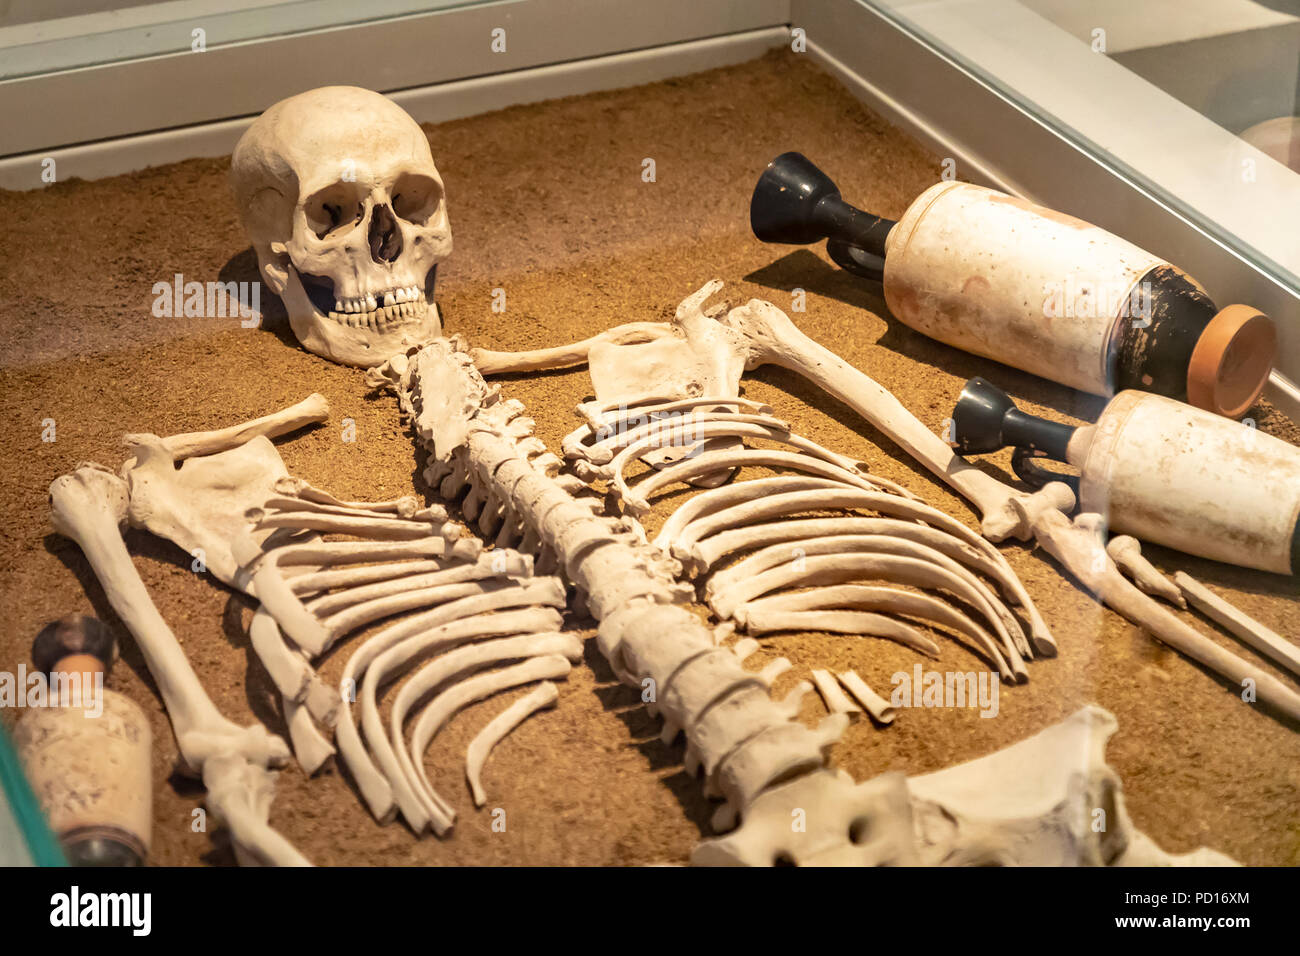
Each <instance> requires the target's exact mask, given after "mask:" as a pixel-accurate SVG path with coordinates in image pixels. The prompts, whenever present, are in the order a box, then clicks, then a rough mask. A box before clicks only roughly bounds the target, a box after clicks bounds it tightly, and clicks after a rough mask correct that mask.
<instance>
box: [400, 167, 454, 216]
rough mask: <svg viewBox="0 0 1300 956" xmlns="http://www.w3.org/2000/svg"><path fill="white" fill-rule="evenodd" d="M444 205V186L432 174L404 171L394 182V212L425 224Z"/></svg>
mask: <svg viewBox="0 0 1300 956" xmlns="http://www.w3.org/2000/svg"><path fill="white" fill-rule="evenodd" d="M441 205H442V186H441V185H439V183H438V181H437V180H436V179H434V178H433V177H432V176H424V175H421V174H419V173H402V175H401V176H399V177H398V178H397V182H395V183H393V212H395V213H397V215H398V216H399V217H400V218H402V219H405V220H406V221H407V222H413V223H417V224H419V225H424V224H425V223H426V222H428V220H429V218H430V217H431V216H433V214H434V213H436V212H437V211H438V207H439V206H441Z"/></svg>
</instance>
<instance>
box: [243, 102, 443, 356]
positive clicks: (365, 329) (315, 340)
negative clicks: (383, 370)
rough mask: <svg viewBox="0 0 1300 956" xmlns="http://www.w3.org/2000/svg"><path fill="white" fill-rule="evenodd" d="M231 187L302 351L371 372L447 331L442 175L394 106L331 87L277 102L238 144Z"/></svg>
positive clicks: (411, 124)
mask: <svg viewBox="0 0 1300 956" xmlns="http://www.w3.org/2000/svg"><path fill="white" fill-rule="evenodd" d="M230 181H231V185H232V187H233V188H234V192H235V201H236V203H237V204H238V207H239V212H240V217H241V219H242V221H243V224H244V229H245V231H246V232H247V233H248V237H249V239H250V240H251V241H252V244H253V248H254V250H255V251H256V252H257V261H258V266H259V268H260V269H261V272H262V278H263V279H264V280H265V282H266V284H267V286H268V287H269V288H270V289H271V290H272V291H273V292H275V293H276V294H277V295H278V296H280V298H281V299H282V300H283V301H284V306H285V310H286V311H287V312H288V314H289V324H290V326H291V327H292V328H293V334H294V335H295V336H297V338H298V341H299V342H301V343H302V345H303V346H304V347H305V348H307V349H309V350H310V351H312V352H315V353H316V354H317V355H321V356H324V357H325V358H327V359H330V360H331V361H334V362H341V363H344V364H347V365H360V366H366V367H369V366H374V365H379V364H380V363H382V362H383V361H384V360H385V359H387V358H388V357H389V356H391V355H393V354H395V353H397V352H401V351H404V350H405V349H407V348H408V347H410V346H413V345H423V344H424V343H426V342H428V341H429V340H430V339H433V338H436V337H437V336H438V335H440V334H441V324H440V322H439V318H438V309H437V306H436V305H434V302H433V290H434V280H435V278H436V276H437V271H438V263H440V262H442V260H443V259H445V258H447V256H448V255H449V254H450V253H451V226H450V224H449V222H448V220H447V204H446V201H445V197H444V191H443V185H442V177H440V176H439V175H438V170H437V168H436V167H435V166H434V164H433V155H432V154H431V153H430V151H429V141H428V139H427V138H426V137H425V135H424V132H423V131H422V130H421V129H420V127H419V125H418V124H417V123H416V122H415V120H413V119H411V117H410V115H409V114H407V113H406V111H405V110H403V109H402V108H401V107H400V106H398V105H397V104H396V103H394V102H393V101H392V100H390V99H388V97H386V96H382V95H380V94H379V93H374V92H371V91H370V90H363V89H358V88H357V87H351V86H326V87H322V88H320V89H316V90H309V91H308V92H306V93H300V94H298V95H297V96H291V97H289V98H288V99H285V100H281V101H280V102H279V103H276V104H275V105H274V106H272V107H271V108H270V109H268V110H267V111H266V112H265V113H263V114H262V115H261V116H260V117H258V118H257V120H256V121H255V122H254V123H253V125H252V126H250V127H249V128H248V131H247V132H246V133H244V135H243V137H242V138H241V139H240V141H239V145H238V146H236V147H235V153H234V156H233V157H232V158H231V164H230Z"/></svg>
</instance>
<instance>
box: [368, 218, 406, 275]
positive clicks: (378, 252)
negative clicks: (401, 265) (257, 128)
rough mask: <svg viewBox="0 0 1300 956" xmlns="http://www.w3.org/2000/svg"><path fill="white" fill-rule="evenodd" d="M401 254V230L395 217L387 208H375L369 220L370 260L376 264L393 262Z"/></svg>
mask: <svg viewBox="0 0 1300 956" xmlns="http://www.w3.org/2000/svg"><path fill="white" fill-rule="evenodd" d="M401 254H402V230H401V229H400V228H399V227H398V225H397V217H396V216H394V215H393V211H392V210H391V209H389V208H388V207H387V206H376V207H375V214H374V215H373V216H371V218H370V258H372V259H374V260H375V261H376V262H395V261H396V260H397V257H398V256H400V255H401Z"/></svg>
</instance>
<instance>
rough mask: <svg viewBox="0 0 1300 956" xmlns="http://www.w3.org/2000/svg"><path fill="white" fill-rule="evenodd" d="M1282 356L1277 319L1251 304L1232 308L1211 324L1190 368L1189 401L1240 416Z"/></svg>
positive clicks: (1198, 342) (1199, 341) (1218, 316)
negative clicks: (1278, 347) (1279, 355)
mask: <svg viewBox="0 0 1300 956" xmlns="http://www.w3.org/2000/svg"><path fill="white" fill-rule="evenodd" d="M1276 358H1277V328H1276V327H1275V326H1274V325H1273V320H1272V319H1270V318H1269V317H1268V316H1267V315H1265V314H1264V313H1263V312H1260V311H1259V310H1258V309H1254V308H1251V307H1250V306H1248V305H1230V306H1228V307H1227V308H1225V309H1222V310H1220V312H1219V313H1218V315H1216V316H1215V317H1214V318H1212V319H1211V320H1210V324H1209V325H1207V326H1206V327H1205V331H1204V332H1202V333H1201V337H1200V338H1199V339H1197V340H1196V348H1195V349H1193V350H1192V360H1191V361H1190V362H1189V363H1188V365H1187V401H1188V403H1189V404H1191V405H1195V406H1196V407H1197V408H1203V409H1205V410H1206V411H1209V412H1215V413H1216V414H1219V415H1226V416H1227V417H1228V418H1240V417H1241V416H1242V415H1244V414H1246V412H1247V411H1248V410H1249V409H1250V406H1252V405H1254V404H1255V400H1256V399H1258V398H1259V395H1260V392H1262V391H1264V386H1265V384H1267V382H1268V376H1269V373H1270V372H1272V371H1273V361H1274V360H1275V359H1276Z"/></svg>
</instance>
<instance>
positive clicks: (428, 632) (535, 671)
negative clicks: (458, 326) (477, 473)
mask: <svg viewBox="0 0 1300 956" xmlns="http://www.w3.org/2000/svg"><path fill="white" fill-rule="evenodd" d="M276 491H277V492H278V495H277V496H276V497H272V498H271V499H269V500H268V501H267V502H266V503H265V505H264V507H263V508H262V509H259V510H257V511H254V512H252V513H250V515H249V517H250V518H251V519H252V521H253V528H254V529H255V530H267V529H273V534H272V535H271V536H270V537H268V538H267V539H266V541H265V543H264V545H263V546H261V547H259V546H258V545H257V544H256V543H254V539H253V538H252V536H249V537H246V538H245V539H244V540H243V541H242V542H241V543H240V544H239V545H238V546H237V548H236V556H237V558H238V560H239V561H240V562H241V564H242V566H243V568H242V573H243V574H245V575H247V576H248V580H249V584H250V590H251V591H252V592H253V593H254V594H255V595H256V596H257V597H258V599H259V600H260V602H261V606H260V607H259V609H258V610H257V612H256V614H255V615H254V618H253V622H252V625H251V627H250V639H251V642H252V644H253V647H254V650H255V652H256V653H257V654H258V656H259V657H260V658H261V660H262V662H263V664H264V665H265V666H266V669H267V671H268V673H269V674H270V675H271V679H272V681H273V683H274V684H275V685H276V688H277V689H278V690H279V691H280V693H281V695H282V698H283V701H284V708H285V717H286V720H287V722H288V725H289V731H290V738H291V740H292V743H293V748H294V753H295V755H296V756H297V758H298V761H299V763H300V764H301V765H302V766H303V769H304V770H305V771H307V772H308V773H311V772H314V771H315V770H317V769H319V767H321V766H322V765H323V764H324V762H325V761H326V760H328V759H329V757H330V756H332V755H333V754H334V753H335V748H334V746H333V745H331V743H330V741H329V739H328V737H327V736H326V734H325V733H322V731H321V730H320V729H319V727H318V725H321V726H324V727H325V728H326V730H329V729H332V730H333V732H334V740H335V743H336V744H337V746H338V752H339V753H340V754H341V756H342V758H343V760H344V762H345V763H346V764H347V766H348V769H349V771H350V772H351V774H352V776H353V778H354V780H355V781H356V783H357V786H358V788H359V789H360V791H361V794H362V797H363V799H364V800H365V802H366V804H367V806H368V807H369V808H370V811H371V812H372V813H373V814H374V816H375V817H376V819H378V820H379V821H380V822H383V823H387V822H390V821H391V820H392V819H393V818H394V816H395V815H396V813H397V812H398V811H399V810H400V812H401V814H402V817H403V818H404V819H405V820H406V822H407V823H408V824H409V825H410V827H411V828H412V830H414V831H415V832H416V833H417V834H420V833H423V832H424V831H425V830H426V829H430V828H431V829H432V830H433V831H434V832H435V833H437V834H438V835H439V836H442V835H445V834H446V833H447V832H448V830H449V829H450V828H451V826H452V825H453V823H454V820H455V816H456V814H455V810H454V808H453V807H452V806H451V804H450V803H449V802H448V801H447V800H446V799H445V798H444V797H443V796H441V795H440V794H439V793H438V792H437V790H436V789H435V788H434V786H433V783H432V781H431V780H430V778H429V776H428V773H427V771H426V770H425V767H424V759H423V755H424V752H425V750H426V749H427V747H428V745H429V742H430V741H431V739H432V737H433V736H434V735H435V734H436V733H437V731H438V729H439V728H440V727H441V726H442V725H443V724H444V723H445V722H446V721H447V720H448V719H450V717H451V716H452V715H453V714H454V713H455V712H457V711H458V710H460V709H462V708H463V707H465V706H467V705H469V704H470V703H472V702H474V701H476V700H480V699H483V698H486V697H489V696H491V695H492V694H495V693H498V692H501V691H505V690H507V689H510V688H513V687H517V686H520V685H523V684H528V683H534V682H541V683H540V684H538V686H537V688H536V689H535V690H534V692H533V693H532V694H530V695H528V696H527V697H525V698H523V699H522V700H520V701H517V702H516V703H515V704H513V705H511V706H510V707H508V708H507V709H506V710H505V711H504V712H503V713H502V714H499V715H498V716H497V717H496V718H494V719H492V720H491V721H490V722H489V723H488V725H487V726H486V727H485V728H484V730H483V731H482V732H481V733H480V734H479V735H478V736H477V737H476V738H475V740H474V742H473V743H472V744H471V745H470V748H469V753H468V755H467V761H468V762H467V776H468V778H469V783H470V787H471V791H472V793H473V796H474V800H475V802H476V804H478V805H482V802H483V801H484V799H485V795H484V793H483V788H482V783H481V781H480V779H479V776H480V773H481V770H482V766H483V763H484V761H485V760H486V756H487V752H488V751H489V750H490V749H491V747H492V746H493V745H494V744H495V743H496V742H497V741H499V740H500V739H501V738H502V737H503V736H504V734H505V733H506V732H508V730H509V729H510V728H513V727H514V726H516V725H517V724H518V723H519V722H520V721H522V720H523V719H524V718H525V717H526V716H527V715H528V714H529V713H531V712H532V711H533V710H535V709H538V708H540V707H544V706H551V705H552V704H553V703H554V701H555V697H556V694H555V688H554V685H552V684H550V683H549V681H550V680H554V679H557V678H563V677H564V676H566V675H567V674H568V672H569V669H570V661H576V660H578V659H579V658H580V656H581V653H582V642H581V641H580V640H579V639H578V637H577V636H576V635H574V634H571V633H566V632H562V631H561V630H560V626H561V620H562V615H561V610H562V609H563V608H564V607H565V603H566V592H565V587H564V583H563V582H562V581H561V580H560V579H558V578H556V577H554V576H552V575H542V574H536V573H535V572H534V562H533V558H532V557H531V556H530V555H526V554H522V553H520V552H518V551H516V550H514V549H511V548H508V547H504V546H500V547H496V548H493V549H491V550H485V549H484V547H483V545H482V543H481V542H480V541H479V540H478V539H476V538H475V537H473V536H472V535H469V534H467V533H466V529H465V528H464V527H462V526H461V525H458V524H455V523H454V522H451V521H449V520H448V518H447V513H446V510H445V509H444V508H443V507H442V506H440V505H436V506H433V507H421V506H420V505H419V504H418V502H416V500H415V499H413V498H404V499H398V500H396V501H388V502H372V503H366V502H345V501H339V500H337V499H335V498H334V497H332V496H331V495H329V494H328V493H326V492H323V491H321V490H319V489H316V488H313V487H311V486H310V485H308V484H307V483H306V482H303V481H301V480H297V479H282V480H281V481H280V482H278V483H277V486H276ZM322 534H330V535H334V536H338V537H339V538H340V539H336V540H324V539H322V538H321V535H322ZM357 635H364V637H363V638H362V639H361V640H359V642H358V643H357V644H356V646H355V647H354V648H352V649H351V653H350V656H349V658H348V660H347V662H346V665H345V667H344V671H343V676H342V678H341V680H340V683H339V686H338V687H331V686H328V685H326V684H325V683H324V682H323V681H322V680H321V679H320V677H319V676H318V675H317V674H316V672H315V670H314V669H313V667H312V665H311V661H313V660H316V659H318V658H320V657H321V656H322V655H324V654H326V653H328V652H329V651H330V649H331V648H332V647H333V646H334V645H335V644H336V643H337V642H340V641H344V640H347V639H349V638H351V637H355V636H357ZM426 659H427V660H426ZM408 671H409V672H412V674H411V677H410V679H409V680H407V681H406V683H405V684H403V685H402V687H401V689H400V690H399V691H398V692H397V694H396V695H395V696H394V699H393V701H392V706H391V712H390V715H389V719H388V721H387V722H385V721H384V720H383V719H382V717H381V715H380V709H379V702H380V696H381V694H382V691H383V689H384V687H385V686H386V685H389V684H391V683H393V682H395V681H396V680H397V679H398V678H399V677H401V676H402V675H403V674H405V673H407V672H408ZM354 702H355V707H354V706H353V704H354ZM408 718H409V719H410V721H411V729H410V734H409V736H408V734H407V733H406V732H405V730H404V727H405V725H406V723H407V721H408Z"/></svg>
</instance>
